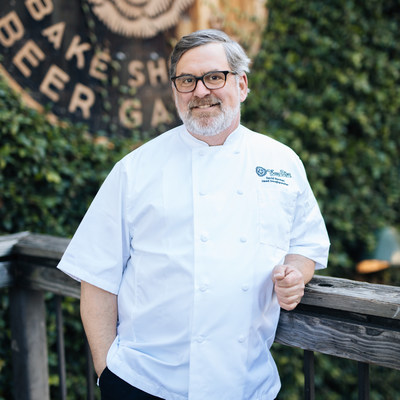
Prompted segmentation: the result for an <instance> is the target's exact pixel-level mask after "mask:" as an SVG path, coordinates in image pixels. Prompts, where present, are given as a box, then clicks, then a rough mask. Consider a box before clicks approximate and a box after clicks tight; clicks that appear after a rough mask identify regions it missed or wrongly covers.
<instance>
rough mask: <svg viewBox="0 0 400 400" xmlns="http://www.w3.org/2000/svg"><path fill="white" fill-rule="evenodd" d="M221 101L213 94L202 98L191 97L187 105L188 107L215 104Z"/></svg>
mask: <svg viewBox="0 0 400 400" xmlns="http://www.w3.org/2000/svg"><path fill="white" fill-rule="evenodd" d="M221 103H222V102H221V100H219V99H218V98H217V97H214V96H207V97H204V98H202V99H193V100H192V101H190V102H189V104H188V107H189V109H192V108H195V107H202V106H216V105H220V104H221Z"/></svg>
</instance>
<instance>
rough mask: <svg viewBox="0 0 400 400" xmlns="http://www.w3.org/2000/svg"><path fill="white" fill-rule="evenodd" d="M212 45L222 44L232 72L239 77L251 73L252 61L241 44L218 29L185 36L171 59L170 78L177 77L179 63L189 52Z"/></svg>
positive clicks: (177, 45)
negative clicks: (250, 65)
mask: <svg viewBox="0 0 400 400" xmlns="http://www.w3.org/2000/svg"><path fill="white" fill-rule="evenodd" d="M210 43H222V45H223V47H224V50H225V55H226V58H227V60H228V64H229V66H230V68H231V70H232V72H236V73H237V74H239V75H241V74H243V73H244V72H249V64H250V61H251V60H250V58H249V57H247V55H246V53H245V51H244V50H243V48H242V46H240V44H239V43H237V42H235V41H234V40H233V39H231V38H230V37H229V36H228V35H227V34H226V33H224V32H222V31H219V30H216V29H204V30H200V31H196V32H193V33H191V34H189V35H187V36H183V37H182V38H181V39H180V40H179V42H178V43H177V44H176V46H175V48H174V50H173V51H172V54H171V59H170V69H169V72H170V76H171V77H173V76H175V74H176V66H177V64H178V62H179V60H180V59H181V57H182V56H183V55H184V54H185V53H186V52H187V51H188V50H191V49H193V48H195V47H199V46H203V45H206V44H210Z"/></svg>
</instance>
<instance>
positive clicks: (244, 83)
mask: <svg viewBox="0 0 400 400" xmlns="http://www.w3.org/2000/svg"><path fill="white" fill-rule="evenodd" d="M239 88H240V102H241V103H242V102H244V101H245V100H246V98H247V93H248V91H249V85H248V80H247V75H246V73H243V75H241V76H240V77H239Z"/></svg>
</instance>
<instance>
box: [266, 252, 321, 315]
mask: <svg viewBox="0 0 400 400" xmlns="http://www.w3.org/2000/svg"><path fill="white" fill-rule="evenodd" d="M314 268H315V262H314V261H312V260H310V259H309V258H306V257H304V256H301V255H299V254H288V255H287V256H286V257H285V264H283V265H276V266H275V268H274V269H273V271H272V281H273V282H274V289H275V293H276V296H277V297H278V302H279V305H280V306H281V307H282V308H283V309H285V310H287V311H290V310H293V309H294V308H296V306H297V304H299V303H300V301H301V298H302V297H303V296H304V286H305V284H306V283H307V282H309V281H310V279H311V278H312V276H313V274H314Z"/></svg>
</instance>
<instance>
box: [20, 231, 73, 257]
mask: <svg viewBox="0 0 400 400" xmlns="http://www.w3.org/2000/svg"><path fill="white" fill-rule="evenodd" d="M69 242H70V239H66V238H62V237H55V236H49V235H39V234H29V235H27V236H25V237H23V238H21V239H20V240H18V242H17V243H16V244H15V246H14V252H15V253H17V254H19V255H26V256H30V257H42V258H48V259H53V260H60V259H61V257H62V255H63V254H64V251H65V249H66V248H67V246H68V244H69Z"/></svg>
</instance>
